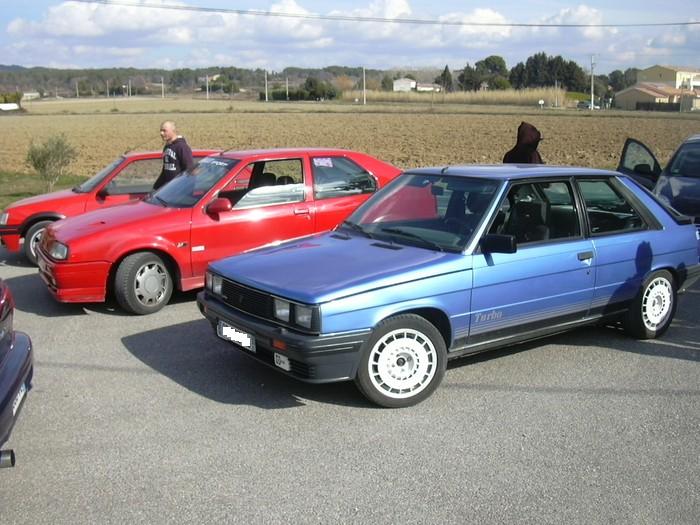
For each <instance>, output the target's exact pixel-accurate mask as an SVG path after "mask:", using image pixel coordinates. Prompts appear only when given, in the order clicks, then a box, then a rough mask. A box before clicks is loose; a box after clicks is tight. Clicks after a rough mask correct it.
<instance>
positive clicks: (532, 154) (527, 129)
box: [503, 122, 544, 164]
mask: <svg viewBox="0 0 700 525" xmlns="http://www.w3.org/2000/svg"><path fill="white" fill-rule="evenodd" d="M541 140H542V135H541V134H540V132H539V131H538V129H537V128H536V127H535V126H533V125H532V124H530V123H528V122H521V123H520V126H518V141H517V142H516V143H515V146H514V147H513V149H511V150H510V151H508V153H506V154H505V155H504V156H503V163H504V164H544V161H543V160H542V157H540V153H539V151H537V146H538V145H539V143H540V141H541Z"/></svg>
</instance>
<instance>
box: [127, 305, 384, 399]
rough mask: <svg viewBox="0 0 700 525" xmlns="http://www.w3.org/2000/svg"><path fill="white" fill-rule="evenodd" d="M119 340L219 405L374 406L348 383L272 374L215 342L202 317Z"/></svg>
mask: <svg viewBox="0 0 700 525" xmlns="http://www.w3.org/2000/svg"><path fill="white" fill-rule="evenodd" d="M122 343H123V344H124V346H125V347H126V348H127V350H128V351H129V352H130V353H131V354H132V355H133V356H134V357H136V358H137V359H139V360H140V361H141V362H143V363H144V364H146V365H147V366H148V367H150V368H151V369H153V370H155V371H157V372H159V373H161V374H163V375H164V376H166V377H168V378H170V379H171V380H173V381H175V382H176V383H177V384H179V385H181V386H183V387H184V388H186V389H188V390H190V391H192V392H194V393H196V394H198V395H201V396H203V397H206V398H208V399H211V400H213V401H217V402H219V403H227V404H233V405H251V406H256V407H259V408H265V409H282V408H295V407H301V406H304V405H306V404H307V403H306V400H311V401H314V402H319V403H329V404H335V405H341V406H350V407H361V408H376V407H375V406H374V405H371V404H370V403H369V402H368V401H366V400H365V399H364V397H362V395H361V394H360V393H359V391H358V390H357V389H356V388H355V385H354V384H353V383H352V382H349V381H347V382H342V383H332V384H323V385H312V384H307V383H303V382H301V381H298V380H296V379H293V378H290V377H287V376H285V375H284V374H282V373H280V372H276V371H275V370H273V369H271V368H269V367H268V366H266V365H264V364H262V363H259V362H257V361H256V360H255V359H253V358H251V357H248V356H246V355H244V354H243V352H242V350H238V349H236V348H234V347H233V346H232V345H230V344H229V343H226V342H225V341H221V340H219V339H218V338H217V337H216V335H215V334H214V331H213V330H212V328H211V325H210V324H209V322H208V321H207V320H206V319H201V320H196V321H189V322H186V323H180V324H176V325H173V326H168V327H162V328H158V329H155V330H149V331H147V332H142V333H138V334H135V335H130V336H126V337H123V338H122Z"/></svg>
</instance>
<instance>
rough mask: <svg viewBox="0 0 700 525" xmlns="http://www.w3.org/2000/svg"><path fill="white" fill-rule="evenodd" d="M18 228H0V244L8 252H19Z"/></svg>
mask: <svg viewBox="0 0 700 525" xmlns="http://www.w3.org/2000/svg"><path fill="white" fill-rule="evenodd" d="M19 228H20V227H19V226H8V225H4V226H0V244H1V245H2V246H4V247H5V248H7V250H8V251H10V252H17V251H19V242H20V238H21V237H20V233H19Z"/></svg>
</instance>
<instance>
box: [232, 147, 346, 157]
mask: <svg viewBox="0 0 700 525" xmlns="http://www.w3.org/2000/svg"><path fill="white" fill-rule="evenodd" d="M309 153H311V154H316V155H344V154H348V153H350V154H353V155H356V154H357V152H355V151H350V150H347V149H339V148H270V149H248V150H238V151H234V150H228V151H224V152H222V153H221V156H222V157H226V158H231V159H240V158H243V157H265V156H268V155H269V156H273V155H274V156H282V157H284V156H292V155H306V154H309Z"/></svg>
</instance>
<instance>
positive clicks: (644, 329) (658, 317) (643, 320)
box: [623, 270, 677, 339]
mask: <svg viewBox="0 0 700 525" xmlns="http://www.w3.org/2000/svg"><path fill="white" fill-rule="evenodd" d="M676 303H677V301H676V284H675V281H674V279H673V276H672V275H671V274H670V273H669V272H668V271H666V270H659V271H656V272H653V273H651V274H650V275H649V276H648V277H647V278H646V279H644V282H643V283H642V286H641V288H640V289H639V293H637V297H635V298H634V301H632V304H631V305H630V309H629V310H628V311H627V314H625V318H624V321H623V324H624V327H625V331H626V332H627V333H628V334H629V335H631V336H632V337H636V338H637V339H654V338H656V337H660V336H661V335H663V333H664V332H665V331H666V330H668V327H669V326H671V321H673V316H674V315H675V313H676Z"/></svg>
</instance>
